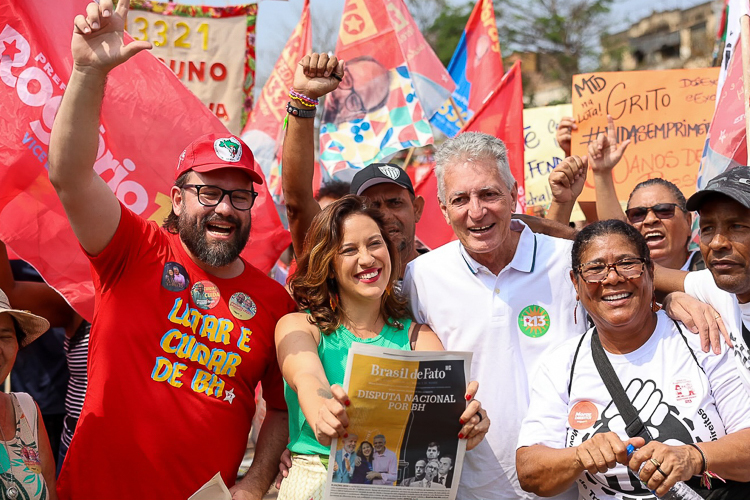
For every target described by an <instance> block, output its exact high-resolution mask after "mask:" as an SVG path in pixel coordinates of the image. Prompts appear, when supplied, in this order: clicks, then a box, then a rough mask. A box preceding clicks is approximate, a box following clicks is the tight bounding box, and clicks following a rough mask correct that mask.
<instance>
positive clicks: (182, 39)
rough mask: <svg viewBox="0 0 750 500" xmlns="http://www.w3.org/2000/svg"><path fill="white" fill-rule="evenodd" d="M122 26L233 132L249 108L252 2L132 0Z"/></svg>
mask: <svg viewBox="0 0 750 500" xmlns="http://www.w3.org/2000/svg"><path fill="white" fill-rule="evenodd" d="M130 8H131V11H130V13H129V14H128V25H127V30H128V33H130V34H131V35H132V36H133V38H135V39H136V40H145V41H149V42H151V43H152V44H153V46H154V47H153V49H152V53H153V54H154V55H155V56H156V57H158V58H159V59H161V60H162V62H164V64H166V65H167V66H169V69H171V70H172V71H174V73H175V74H176V75H177V77H178V78H179V79H180V81H182V83H184V84H185V86H187V88H188V89H190V91H191V92H192V93H193V94H195V95H196V96H198V98H199V99H200V100H201V101H202V102H203V103H204V104H205V105H206V106H208V109H210V110H211V112H213V113H214V114H215V115H216V116H217V117H218V118H219V119H220V120H221V121H222V123H224V125H226V127H227V128H228V129H229V130H230V131H231V132H232V133H233V134H239V133H240V130H241V129H242V125H243V123H244V120H245V119H246V117H247V113H249V112H250V110H251V109H252V107H253V85H254V83H255V19H256V16H257V12H258V5H257V4H250V5H236V6H231V7H199V6H189V5H177V4H175V3H159V2H150V1H134V2H133V3H132V4H131V6H130Z"/></svg>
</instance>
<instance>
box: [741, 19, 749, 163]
mask: <svg viewBox="0 0 750 500" xmlns="http://www.w3.org/2000/svg"><path fill="white" fill-rule="evenodd" d="M740 27H741V29H742V31H741V32H740V44H741V46H742V74H743V75H749V74H750V17H748V15H747V14H745V15H743V16H742V17H740ZM743 87H744V90H745V95H744V99H743V101H745V140H746V141H747V150H748V152H750V101H749V100H748V98H749V97H750V78H747V77H745V78H743Z"/></svg>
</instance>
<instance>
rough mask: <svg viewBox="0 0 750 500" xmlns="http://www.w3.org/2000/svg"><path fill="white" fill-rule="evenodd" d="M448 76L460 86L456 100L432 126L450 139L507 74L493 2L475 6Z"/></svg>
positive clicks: (483, 1)
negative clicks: (504, 68) (504, 67)
mask: <svg viewBox="0 0 750 500" xmlns="http://www.w3.org/2000/svg"><path fill="white" fill-rule="evenodd" d="M448 73H450V75H451V77H452V78H453V81H455V82H456V90H455V91H454V92H453V95H452V97H453V99H451V100H448V101H445V102H444V103H443V105H442V106H441V107H440V109H439V110H438V112H437V113H435V115H433V117H432V118H431V119H430V123H431V124H432V125H433V126H434V127H436V128H438V129H440V131H441V132H443V133H444V134H445V135H447V136H448V137H454V136H455V135H456V134H457V133H458V131H459V129H460V128H461V127H462V126H463V125H464V124H465V123H466V121H467V120H469V119H470V118H471V117H472V116H473V115H474V113H475V112H476V111H477V110H479V108H480V107H481V106H482V103H483V102H484V100H485V99H486V98H487V96H488V95H490V93H492V91H493V90H494V89H495V87H497V84H498V83H499V82H500V79H501V78H502V77H503V74H504V73H505V71H504V70H503V59H502V54H501V53H500V42H499V41H498V36H497V25H496V24H495V8H494V6H493V5H492V0H479V1H478V2H477V3H476V5H474V10H472V11H471V15H470V16H469V20H468V21H467V22H466V27H465V28H464V32H463V34H462V35H461V40H460V41H459V42H458V46H457V47H456V51H455V52H454V53H453V57H452V58H451V62H450V63H449V64H448Z"/></svg>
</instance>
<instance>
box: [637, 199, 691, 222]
mask: <svg viewBox="0 0 750 500" xmlns="http://www.w3.org/2000/svg"><path fill="white" fill-rule="evenodd" d="M676 208H679V209H680V210H682V208H681V207H680V206H679V205H677V204H676V203H659V204H657V205H654V206H653V207H633V208H628V209H627V210H625V215H627V216H628V220H629V221H630V223H631V224H637V223H639V222H643V221H644V220H646V216H647V215H648V211H649V210H651V211H652V212H654V215H655V216H656V217H658V218H659V219H671V218H672V217H674V211H675V209H676Z"/></svg>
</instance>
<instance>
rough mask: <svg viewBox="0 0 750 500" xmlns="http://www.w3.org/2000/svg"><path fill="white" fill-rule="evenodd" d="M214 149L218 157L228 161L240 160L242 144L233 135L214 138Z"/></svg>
mask: <svg viewBox="0 0 750 500" xmlns="http://www.w3.org/2000/svg"><path fill="white" fill-rule="evenodd" d="M214 151H215V152H216V156H218V157H219V159H221V160H224V161H230V162H237V161H240V158H242V144H240V143H239V141H237V139H235V138H234V137H226V138H221V139H216V140H215V141H214Z"/></svg>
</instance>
